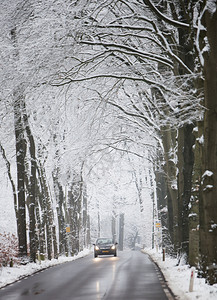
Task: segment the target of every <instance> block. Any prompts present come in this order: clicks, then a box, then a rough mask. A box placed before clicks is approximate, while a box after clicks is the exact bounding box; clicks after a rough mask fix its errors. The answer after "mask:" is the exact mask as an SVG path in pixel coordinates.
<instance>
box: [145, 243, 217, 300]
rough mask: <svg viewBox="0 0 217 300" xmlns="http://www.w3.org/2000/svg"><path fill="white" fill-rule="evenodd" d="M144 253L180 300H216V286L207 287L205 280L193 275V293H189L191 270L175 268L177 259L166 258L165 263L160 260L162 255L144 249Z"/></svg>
mask: <svg viewBox="0 0 217 300" xmlns="http://www.w3.org/2000/svg"><path fill="white" fill-rule="evenodd" d="M144 252H145V253H147V254H149V255H150V256H151V258H152V259H153V260H154V261H155V262H156V263H157V265H158V266H159V267H160V269H161V271H162V273H163V274H164V276H165V279H166V281H167V282H168V285H169V287H170V288H171V290H172V291H173V293H174V294H175V295H176V296H178V297H179V298H178V299H180V300H196V299H197V300H198V299H201V300H216V299H217V284H215V285H213V286H209V285H207V284H206V283H205V279H203V278H197V274H195V280H194V287H193V292H189V283H190V276H191V269H190V267H189V266H187V265H180V266H177V265H176V264H177V259H174V258H171V257H169V256H166V259H165V261H163V260H162V253H160V252H156V251H155V250H151V249H144Z"/></svg>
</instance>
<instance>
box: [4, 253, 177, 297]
mask: <svg viewBox="0 0 217 300" xmlns="http://www.w3.org/2000/svg"><path fill="white" fill-rule="evenodd" d="M165 292H166V293H167V294H168V293H169V291H168V290H167V288H166V286H165V283H164V282H163V280H162V278H161V277H160V272H159V271H158V270H157V267H156V266H155V264H154V263H153V262H152V261H151V260H150V259H149V257H148V256H147V255H146V254H143V253H141V252H140V251H120V252H118V256H117V257H112V256H101V257H98V258H93V255H88V256H87V257H85V258H81V259H77V260H75V261H72V262H68V263H64V264H61V265H57V266H55V267H51V268H49V269H46V270H44V271H41V272H39V273H36V274H34V275H32V276H30V277H27V278H26V279H23V280H21V281H20V282H16V283H13V284H12V285H10V286H7V287H5V288H3V289H1V290H0V299H1V300H36V299H37V300H101V299H103V300H116V299H118V300H140V299H141V300H166V299H174V298H173V297H172V296H168V297H167V296H166V293H165Z"/></svg>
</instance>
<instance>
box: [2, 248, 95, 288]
mask: <svg viewBox="0 0 217 300" xmlns="http://www.w3.org/2000/svg"><path fill="white" fill-rule="evenodd" d="M89 253H90V250H88V249H85V250H83V251H81V252H79V253H78V255H75V256H72V257H65V256H60V257H59V258H58V259H52V260H46V261H41V263H39V262H37V263H30V264H27V265H25V266H18V265H17V266H16V265H15V266H14V267H13V268H10V267H2V268H1V269H0V288H2V287H4V286H6V285H8V284H10V283H12V282H15V281H17V280H19V279H22V278H24V277H26V276H29V275H31V274H33V273H35V272H37V271H40V270H43V269H46V268H49V267H52V266H55V265H58V264H62V263H65V262H68V261H73V260H75V259H78V258H81V257H84V256H86V255H88V254H89Z"/></svg>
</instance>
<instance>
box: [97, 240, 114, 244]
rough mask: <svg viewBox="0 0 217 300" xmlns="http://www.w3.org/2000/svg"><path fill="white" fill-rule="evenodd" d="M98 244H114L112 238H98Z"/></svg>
mask: <svg viewBox="0 0 217 300" xmlns="http://www.w3.org/2000/svg"><path fill="white" fill-rule="evenodd" d="M96 243H97V244H112V239H98V240H97V241H96Z"/></svg>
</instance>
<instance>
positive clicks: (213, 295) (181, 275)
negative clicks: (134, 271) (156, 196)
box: [0, 249, 217, 300]
mask: <svg viewBox="0 0 217 300" xmlns="http://www.w3.org/2000/svg"><path fill="white" fill-rule="evenodd" d="M90 252H91V251H90V250H88V249H86V250H84V251H82V252H80V253H79V254H78V255H77V256H74V257H60V258H59V259H58V260H56V259H53V260H51V261H42V262H41V264H39V263H37V264H34V263H31V264H28V265H26V266H15V267H13V268H10V267H3V268H1V269H0V288H2V287H4V286H6V285H8V284H10V283H12V282H14V281H17V280H19V279H21V278H24V277H26V276H28V275H31V274H33V273H35V272H37V271H40V270H42V269H46V268H48V267H51V266H54V265H57V264H61V263H64V262H67V261H72V260H75V259H78V258H81V257H84V256H86V255H88V254H89V253H90ZM144 252H146V253H148V254H149V255H150V256H151V257H152V259H153V260H154V261H155V262H156V263H157V264H158V266H159V267H160V269H161V270H162V272H163V274H164V276H165V278H166V280H167V282H168V285H169V287H170V288H171V290H172V291H173V293H174V294H175V295H176V296H178V299H180V300H196V299H197V300H198V299H199V300H200V299H201V300H216V299H217V284H216V285H214V286H208V285H207V284H205V280H204V279H199V278H197V276H195V280H194V287H193V292H189V282H190V276H191V269H190V268H189V267H188V266H186V265H183V266H176V264H177V260H175V259H172V258H170V257H167V256H166V259H165V261H164V262H163V261H162V254H161V253H160V251H159V252H156V251H155V250H150V249H145V250H144ZM135 300H136V299H135Z"/></svg>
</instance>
